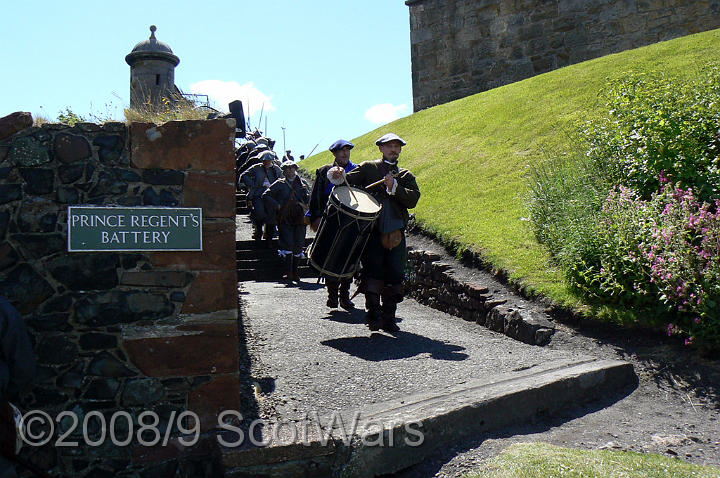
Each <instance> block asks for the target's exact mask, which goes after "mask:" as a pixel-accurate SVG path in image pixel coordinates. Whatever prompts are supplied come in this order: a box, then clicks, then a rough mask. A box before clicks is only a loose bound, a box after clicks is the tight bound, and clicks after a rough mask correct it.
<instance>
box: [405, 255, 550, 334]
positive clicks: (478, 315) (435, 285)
mask: <svg viewBox="0 0 720 478" xmlns="http://www.w3.org/2000/svg"><path fill="white" fill-rule="evenodd" d="M441 259H442V256H441V255H440V254H437V253H435V252H430V251H425V250H416V249H411V248H410V247H409V250H408V271H409V273H408V277H407V278H406V281H405V284H406V290H407V295H409V296H410V297H412V298H414V299H415V300H417V301H418V302H420V303H422V304H424V305H427V306H429V307H432V308H434V309H438V310H441V311H443V312H446V313H448V314H451V315H454V316H457V317H462V318H463V319H465V320H467V321H471V322H475V323H477V324H479V325H482V326H485V327H487V328H488V329H491V330H494V331H495V332H500V333H503V334H505V335H507V336H508V337H511V338H513V339H516V340H520V341H522V342H524V343H527V344H531V345H545V344H547V343H548V342H549V340H550V338H551V337H552V335H553V333H554V332H555V326H554V325H553V324H552V323H551V322H550V320H549V319H548V317H547V316H546V315H545V314H544V313H542V312H541V311H538V310H533V307H531V306H529V304H528V303H527V302H526V301H524V300H523V299H521V298H519V297H517V296H515V295H514V294H511V293H509V291H507V290H506V289H504V288H502V287H500V288H493V289H492V290H491V287H489V286H488V285H485V284H482V283H473V282H467V281H463V280H462V279H459V278H458V277H456V275H457V271H456V266H455V265H454V264H450V263H448V262H445V261H442V260H441Z"/></svg>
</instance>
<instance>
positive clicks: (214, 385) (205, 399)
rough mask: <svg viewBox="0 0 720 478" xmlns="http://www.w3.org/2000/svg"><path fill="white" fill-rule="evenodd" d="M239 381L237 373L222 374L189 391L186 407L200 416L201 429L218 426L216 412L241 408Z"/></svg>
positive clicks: (205, 429) (210, 428)
mask: <svg viewBox="0 0 720 478" xmlns="http://www.w3.org/2000/svg"><path fill="white" fill-rule="evenodd" d="M240 400H241V396H240V383H239V380H238V376H237V374H230V375H224V376H221V377H218V378H216V379H215V380H212V381H210V382H207V383H204V384H202V385H200V386H199V387H197V388H195V389H194V390H192V391H191V392H190V396H189V397H188V409H189V410H191V411H193V412H195V413H196V414H197V415H198V417H199V418H200V429H201V431H207V430H212V429H215V428H218V414H219V413H220V412H222V411H225V410H237V411H238V412H239V411H240V410H241V408H242V407H241V404H240Z"/></svg>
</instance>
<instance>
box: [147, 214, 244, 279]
mask: <svg viewBox="0 0 720 478" xmlns="http://www.w3.org/2000/svg"><path fill="white" fill-rule="evenodd" d="M202 241H203V250H202V251H197V252H172V251H157V252H153V253H152V258H151V262H152V265H153V266H154V267H159V268H178V269H184V270H211V271H216V270H232V271H234V270H236V257H235V220H234V219H232V220H228V219H223V220H218V221H203V234H202Z"/></svg>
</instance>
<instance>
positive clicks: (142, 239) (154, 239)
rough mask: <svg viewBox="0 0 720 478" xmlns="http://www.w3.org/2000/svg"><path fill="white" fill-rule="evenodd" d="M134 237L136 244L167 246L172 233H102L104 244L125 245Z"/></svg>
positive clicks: (101, 238) (101, 239)
mask: <svg viewBox="0 0 720 478" xmlns="http://www.w3.org/2000/svg"><path fill="white" fill-rule="evenodd" d="M129 237H132V240H133V242H135V243H136V244H167V243H168V238H169V237H170V231H119V232H112V233H111V232H108V231H101V232H100V242H101V243H102V244H125V243H126V242H127V239H128V238H129Z"/></svg>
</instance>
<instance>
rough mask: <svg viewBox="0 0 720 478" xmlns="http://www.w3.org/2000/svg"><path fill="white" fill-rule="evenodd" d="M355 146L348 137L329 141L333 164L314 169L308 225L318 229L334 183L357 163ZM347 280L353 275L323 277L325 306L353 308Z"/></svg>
mask: <svg viewBox="0 0 720 478" xmlns="http://www.w3.org/2000/svg"><path fill="white" fill-rule="evenodd" d="M354 147H355V145H354V144H352V143H351V142H350V141H345V140H344V139H339V140H337V141H335V142H334V143H333V144H331V145H330V152H331V153H332V154H333V156H335V161H333V163H332V164H326V165H325V166H322V167H321V168H319V169H318V170H317V171H315V184H313V189H312V193H311V194H310V209H309V210H308V216H309V217H310V228H311V229H312V230H313V231H317V229H318V227H319V226H320V220H321V219H322V216H323V213H324V212H325V207H326V206H327V202H328V199H329V198H330V193H331V192H332V190H333V188H334V187H335V184H334V183H339V182H340V181H342V178H343V174H342V172H343V171H345V172H346V173H349V172H350V171H352V170H353V169H355V168H357V164H355V163H353V162H352V161H350V150H351V149H353V148H354ZM350 284H352V277H344V278H342V279H338V278H337V277H330V276H326V277H325V285H326V286H327V291H328V300H327V306H328V307H330V308H331V309H336V308H337V307H338V303H339V304H340V307H342V308H343V309H345V310H352V309H354V308H355V304H353V303H352V301H351V300H350Z"/></svg>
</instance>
